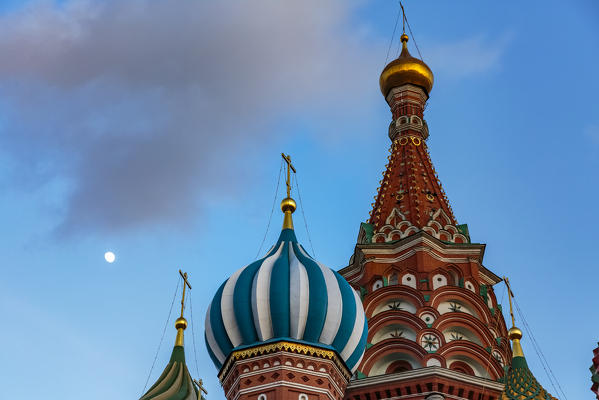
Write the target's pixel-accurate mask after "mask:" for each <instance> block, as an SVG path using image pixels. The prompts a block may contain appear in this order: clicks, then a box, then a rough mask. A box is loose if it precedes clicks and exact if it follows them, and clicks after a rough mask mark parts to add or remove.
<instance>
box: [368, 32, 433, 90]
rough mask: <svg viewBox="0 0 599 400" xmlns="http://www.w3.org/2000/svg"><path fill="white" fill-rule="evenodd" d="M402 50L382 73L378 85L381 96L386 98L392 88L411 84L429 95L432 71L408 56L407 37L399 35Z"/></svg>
mask: <svg viewBox="0 0 599 400" xmlns="http://www.w3.org/2000/svg"><path fill="white" fill-rule="evenodd" d="M401 42H402V49H401V54H400V55H399V57H398V58H397V59H395V60H393V61H391V62H390V63H389V64H387V66H386V67H385V69H384V70H383V72H382V73H381V78H380V80H379V83H380V85H381V92H383V96H385V97H387V95H388V94H389V91H390V90H391V89H393V88H394V87H398V86H401V85H405V84H406V83H411V84H412V85H416V86H420V87H421V88H423V89H424V91H425V92H426V95H427V96H428V94H429V93H430V91H431V89H432V88H433V82H434V77H433V71H431V69H430V68H429V67H428V65H426V64H425V63H424V61H422V60H419V59H417V58H415V57H412V56H411V55H410V52H409V51H408V35H406V34H405V33H404V34H403V35H401Z"/></svg>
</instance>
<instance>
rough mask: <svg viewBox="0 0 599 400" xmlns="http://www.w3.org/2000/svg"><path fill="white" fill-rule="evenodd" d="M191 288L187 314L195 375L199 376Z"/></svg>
mask: <svg viewBox="0 0 599 400" xmlns="http://www.w3.org/2000/svg"><path fill="white" fill-rule="evenodd" d="M191 292H192V291H191V289H190V290H189V315H190V317H191V341H192V342H193V355H194V358H195V364H196V376H200V368H199V367H198V352H197V350H196V334H195V331H194V329H193V301H191Z"/></svg>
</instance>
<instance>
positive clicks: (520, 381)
mask: <svg viewBox="0 0 599 400" xmlns="http://www.w3.org/2000/svg"><path fill="white" fill-rule="evenodd" d="M501 399H502V400H557V399H556V398H555V397H553V396H552V395H550V394H549V393H548V392H547V391H546V390H545V389H543V387H542V386H541V384H540V383H539V382H538V381H537V380H536V378H535V377H534V375H533V374H532V372H531V371H530V369H528V364H527V363H526V359H525V358H524V357H519V356H517V357H514V358H513V359H512V365H511V367H510V368H509V370H508V373H507V375H506V377H505V391H504V392H503V395H502V396H501Z"/></svg>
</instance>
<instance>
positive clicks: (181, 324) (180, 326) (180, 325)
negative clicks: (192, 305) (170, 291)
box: [175, 270, 191, 346]
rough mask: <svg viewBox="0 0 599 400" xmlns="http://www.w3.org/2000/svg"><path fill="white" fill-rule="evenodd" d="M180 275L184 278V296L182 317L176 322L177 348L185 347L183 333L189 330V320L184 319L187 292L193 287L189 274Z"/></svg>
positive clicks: (182, 299) (182, 298)
mask: <svg viewBox="0 0 599 400" xmlns="http://www.w3.org/2000/svg"><path fill="white" fill-rule="evenodd" d="M179 275H181V278H183V294H182V296H181V316H180V317H179V318H177V320H176V321H175V329H177V338H176V339H175V346H183V331H184V330H185V329H187V320H186V319H185V318H184V317H183V311H184V310H185V290H186V289H187V288H189V290H191V285H190V284H189V281H188V280H187V272H185V273H183V272H182V271H181V270H179Z"/></svg>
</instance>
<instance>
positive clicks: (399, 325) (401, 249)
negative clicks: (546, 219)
mask: <svg viewBox="0 0 599 400" xmlns="http://www.w3.org/2000/svg"><path fill="white" fill-rule="evenodd" d="M408 40H409V38H408V36H407V35H406V34H405V33H404V34H403V35H402V36H401V41H402V51H401V54H400V56H399V57H398V58H397V59H396V60H394V61H392V62H391V63H389V64H388V65H387V66H386V67H385V69H384V70H383V72H382V74H381V77H380V87H381V91H382V93H383V95H384V96H385V99H386V101H387V103H388V104H389V107H390V110H391V115H392V121H391V124H390V126H389V138H390V140H391V147H390V155H389V157H388V164H387V166H386V171H385V172H384V173H383V179H382V181H381V183H380V187H379V189H378V193H377V195H376V197H375V202H374V203H373V209H372V211H371V215H370V219H369V221H368V223H363V224H362V225H361V227H360V232H359V235H358V243H357V245H356V247H355V252H354V254H353V256H352V258H351V260H350V265H349V266H347V267H346V268H343V269H342V270H341V271H340V273H341V274H342V275H343V276H344V277H345V278H346V279H347V280H348V282H349V283H350V284H351V285H352V286H353V287H354V288H355V289H357V290H359V291H360V293H361V299H362V302H363V306H364V309H365V312H366V317H367V319H368V328H369V333H368V338H367V345H366V353H365V355H364V358H363V359H362V362H361V363H360V365H359V367H358V370H357V372H356V376H355V378H356V379H354V380H353V381H352V382H351V383H350V385H349V386H348V389H347V392H346V394H345V398H346V399H352V400H358V399H364V400H366V399H383V398H395V397H402V396H408V397H409V398H411V399H443V398H446V397H447V398H467V399H478V400H496V399H498V398H500V397H501V393H502V391H503V388H504V385H503V383H502V382H501V379H502V378H503V377H504V367H505V366H506V363H507V362H508V360H510V359H511V350H510V346H509V342H508V340H507V338H508V333H507V329H506V325H505V321H504V319H503V316H502V313H501V308H500V306H499V305H498V303H497V299H496V297H495V293H494V290H493V286H494V285H495V284H497V283H499V282H500V281H501V279H500V278H499V277H498V276H497V275H495V274H494V273H493V272H491V271H490V270H488V269H487V268H485V266H484V265H483V256H484V251H485V245H484V244H479V243H473V242H471V240H470V235H469V232H468V228H467V226H466V225H460V224H458V222H457V220H456V218H455V216H454V214H453V211H452V209H451V206H450V204H449V200H448V199H447V197H446V195H445V192H444V191H443V187H442V185H441V182H440V180H439V179H438V176H437V173H436V172H435V168H434V167H433V164H432V161H431V158H430V156H429V153H428V149H427V140H428V137H429V131H428V126H427V123H426V121H425V119H424V117H425V116H424V110H425V108H426V102H427V100H428V97H429V94H430V92H431V90H432V87H433V81H434V78H433V73H432V71H431V70H430V68H429V67H428V66H427V65H426V64H425V63H424V62H423V61H421V60H419V59H417V58H414V57H412V56H411V55H410V52H409V51H408ZM445 396H446V397H445Z"/></svg>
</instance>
